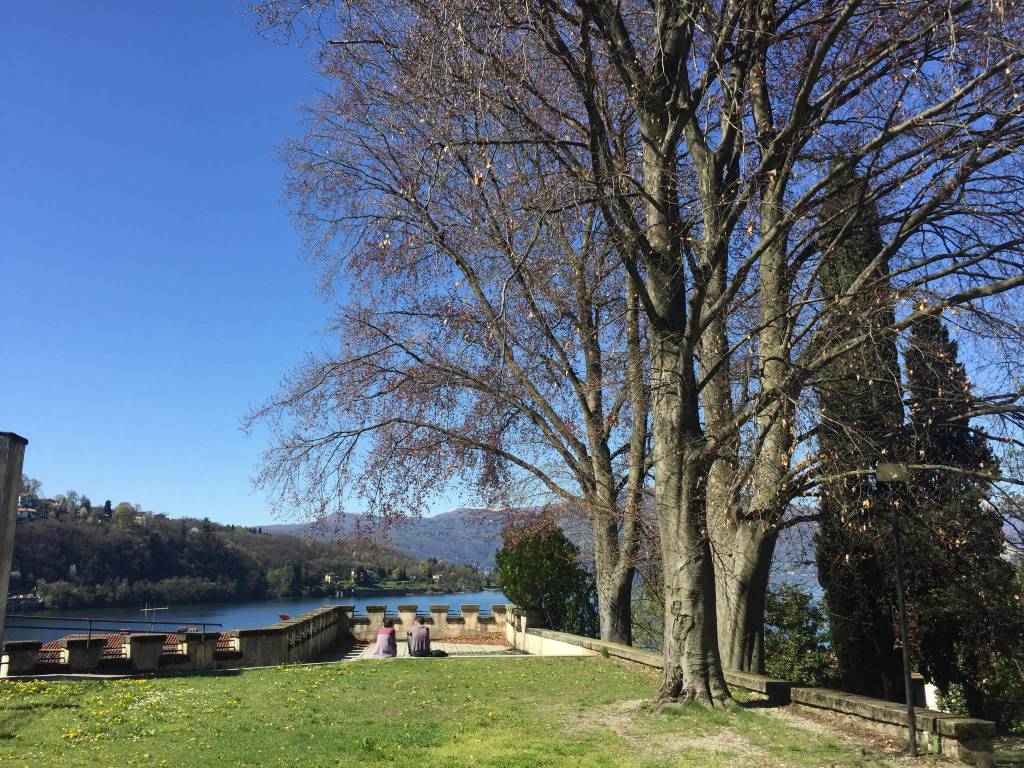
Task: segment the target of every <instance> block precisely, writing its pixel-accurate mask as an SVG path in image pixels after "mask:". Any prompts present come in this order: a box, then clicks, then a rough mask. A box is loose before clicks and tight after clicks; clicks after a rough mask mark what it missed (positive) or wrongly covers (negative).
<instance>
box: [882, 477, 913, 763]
mask: <svg viewBox="0 0 1024 768" xmlns="http://www.w3.org/2000/svg"><path fill="white" fill-rule="evenodd" d="M875 480H876V482H879V483H886V484H887V485H888V486H890V487H891V486H892V485H894V484H895V483H906V482H907V468H906V466H904V465H903V464H886V463H882V464H878V465H876V467H875ZM889 515H890V517H889V523H890V525H891V526H892V549H893V556H894V557H895V561H896V604H897V606H898V608H899V614H900V645H901V646H902V650H903V688H904V695H905V697H906V701H907V741H908V745H909V747H910V754H911V756H913V757H917V716H916V714H915V712H914V686H913V683H912V682H911V679H910V630H909V629H908V628H907V602H906V598H905V596H904V590H903V553H902V550H901V549H900V525H899V520H898V519H897V517H896V504H894V503H893V500H892V499H889Z"/></svg>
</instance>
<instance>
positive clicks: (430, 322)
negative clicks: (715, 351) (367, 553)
mask: <svg viewBox="0 0 1024 768" xmlns="http://www.w3.org/2000/svg"><path fill="white" fill-rule="evenodd" d="M431 45H434V43H433V42H432V43H431ZM429 50H430V49H429V48H428V49H426V50H423V49H421V48H419V47H418V46H417V45H416V44H414V43H408V44H407V48H406V50H405V51H404V55H403V56H402V57H396V56H394V55H392V53H391V52H390V51H389V49H388V48H387V47H385V46H370V49H369V53H368V52H367V50H366V47H365V46H362V45H342V46H335V47H334V48H332V49H330V51H329V55H328V57H327V60H326V66H327V71H328V72H329V73H330V75H331V76H332V78H333V79H334V82H335V85H336V90H335V91H334V92H332V93H330V94H328V95H326V96H324V97H323V98H322V99H320V100H319V101H318V102H317V103H316V104H315V105H314V106H313V107H311V109H310V110H309V113H308V125H309V128H308V132H307V133H306V135H305V136H304V137H303V138H302V139H300V140H298V141H296V142H293V143H292V144H291V145H289V146H288V148H287V150H286V156H287V158H288V161H289V164H290V167H291V169H292V177H291V187H290V189H291V192H292V199H293V200H294V201H295V202H296V207H297V214H298V218H299V221H300V223H301V224H302V226H303V227H304V229H305V231H306V233H307V234H308V235H309V242H310V245H311V252H312V253H313V255H314V257H315V259H316V261H317V263H318V265H319V267H320V268H321V274H322V275H323V276H324V279H325V285H326V286H327V287H329V288H330V287H333V285H334V284H335V282H336V277H337V276H338V275H343V279H345V280H350V281H351V282H350V283H349V284H348V285H347V287H346V293H347V296H348V299H347V300H345V301H343V303H342V305H341V307H340V309H339V312H338V317H337V321H336V323H335V325H334V327H333V328H332V329H331V331H332V335H333V336H335V337H336V338H337V339H338V340H339V342H340V349H337V350H327V351H325V352H324V353H323V354H319V355H316V356H313V357H311V358H310V359H309V360H308V361H307V362H306V364H305V365H303V366H302V367H301V368H300V369H298V370H297V371H295V372H294V373H293V374H292V375H291V376H290V377H289V378H288V379H286V381H285V382H284V384H283V387H282V389H281V392H280V394H279V395H278V396H276V397H275V398H273V399H272V400H271V401H270V402H268V403H267V404H266V405H264V406H263V407H261V408H259V409H257V410H255V411H254V412H253V413H252V414H251V415H250V423H252V424H255V423H256V422H261V421H263V422H268V423H269V424H270V425H271V427H272V430H273V433H274V438H273V443H272V447H271V448H270V449H269V450H268V452H267V454H266V456H265V462H264V467H263V471H262V474H261V475H260V476H259V482H260V483H261V484H263V485H265V486H268V487H270V486H273V487H275V488H276V490H277V492H278V500H279V501H280V502H283V503H284V505H285V506H286V507H287V508H291V509H294V508H296V507H300V508H305V509H313V510H315V512H316V514H318V515H324V514H330V513H332V512H337V511H338V510H339V509H340V505H341V503H342V501H343V500H344V498H345V496H346V495H352V493H351V490H352V489H355V495H358V496H361V497H362V499H363V500H364V501H366V502H367V503H368V506H369V510H370V511H371V512H372V513H375V514H376V515H377V519H378V521H381V522H383V523H384V524H385V525H386V524H388V523H389V522H391V521H394V520H398V519H400V518H402V517H403V516H407V515H414V514H418V512H419V510H421V509H422V508H423V504H424V503H425V501H426V499H427V497H428V496H429V495H430V494H437V493H441V492H444V491H445V490H446V489H447V488H448V487H449V486H451V484H452V483H453V482H456V481H461V482H462V483H463V484H464V485H466V486H468V488H469V489H470V491H471V492H473V493H478V494H482V496H483V500H484V501H485V503H487V504H489V505H492V506H495V507H498V508H500V509H503V510H505V512H506V514H515V512H516V510H517V509H519V508H521V507H522V506H523V505H533V504H537V503H541V504H550V505H553V506H554V507H556V508H557V509H558V510H559V512H560V513H561V514H562V515H567V514H573V513H576V514H582V515H583V517H584V518H585V519H586V520H587V521H588V522H589V524H590V528H591V530H592V532H593V542H594V546H593V555H594V560H595V564H596V582H597V591H598V600H599V614H600V619H601V636H602V638H604V639H607V640H612V641H615V642H622V643H629V642H630V639H631V638H630V631H631V622H630V602H631V592H632V585H633V576H634V568H635V564H636V560H637V557H638V547H639V538H640V530H639V527H640V506H641V501H642V497H643V490H644V485H645V478H646V476H647V474H648V467H647V463H646V462H647V418H648V402H647V400H648V384H647V381H646V366H645V364H644V356H645V354H646V349H645V343H644V338H643V337H644V335H645V329H644V327H643V322H642V317H641V313H640V308H639V304H638V299H637V296H636V291H635V290H634V288H633V287H632V285H631V281H630V279H629V277H628V275H627V274H626V273H625V271H624V270H623V268H622V264H621V261H620V260H619V258H618V256H617V255H616V254H615V253H614V250H613V249H612V248H611V246H610V245H609V242H608V238H607V236H606V233H605V231H604V227H603V225H602V221H601V218H600V216H599V214H598V212H597V211H596V210H595V209H594V208H593V206H590V207H587V206H582V205H578V204H576V203H575V202H573V201H572V200H571V198H570V203H571V204H569V205H566V204H565V202H566V196H567V194H569V193H571V190H567V188H566V186H565V182H564V180H560V179H559V178H558V177H557V175H554V176H551V177H550V178H545V177H544V175H543V174H544V158H543V156H542V154H541V153H540V152H538V150H537V149H536V148H535V147H530V146H517V145H509V146H506V147H496V146H486V145H482V144H481V143H480V142H478V141H477V137H478V136H479V135H481V134H482V133H484V130H485V129H486V128H488V127H490V125H489V123H488V120H487V117H486V116H480V115H474V114H462V113H460V112H458V111H457V109H456V108H455V107H454V106H453V107H451V108H449V107H448V106H446V104H445V102H446V100H450V99H452V93H451V92H450V90H448V88H447V86H448V81H447V80H446V79H444V78H436V79H434V78H430V77H423V76H422V73H421V72H420V71H419V70H420V68H421V67H424V66H425V65H424V64H423V62H424V60H425V57H426V56H427V55H428V54H429ZM429 68H430V67H429V65H426V69H428V70H429ZM399 84H401V87H399ZM427 105H433V109H431V108H429V107H428V106H427ZM481 123H482V124H483V125H481Z"/></svg>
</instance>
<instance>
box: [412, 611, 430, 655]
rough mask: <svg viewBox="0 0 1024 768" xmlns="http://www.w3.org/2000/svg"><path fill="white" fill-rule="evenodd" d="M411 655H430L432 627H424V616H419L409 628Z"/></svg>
mask: <svg viewBox="0 0 1024 768" xmlns="http://www.w3.org/2000/svg"><path fill="white" fill-rule="evenodd" d="M409 655H410V656H429V655H430V627H428V626H425V625H424V623H423V617H422V616H417V617H416V621H415V622H414V623H413V625H412V627H410V628H409Z"/></svg>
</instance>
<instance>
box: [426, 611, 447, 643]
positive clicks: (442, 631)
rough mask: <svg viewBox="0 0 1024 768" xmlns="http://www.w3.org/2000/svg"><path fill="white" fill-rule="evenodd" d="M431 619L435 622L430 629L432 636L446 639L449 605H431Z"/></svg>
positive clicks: (436, 638)
mask: <svg viewBox="0 0 1024 768" xmlns="http://www.w3.org/2000/svg"><path fill="white" fill-rule="evenodd" d="M428 607H429V609H430V620H431V621H432V622H433V623H434V626H433V629H431V630H430V637H431V638H433V639H434V640H444V639H446V638H447V637H448V606H447V605H431V606H428Z"/></svg>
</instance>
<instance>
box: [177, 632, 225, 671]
mask: <svg viewBox="0 0 1024 768" xmlns="http://www.w3.org/2000/svg"><path fill="white" fill-rule="evenodd" d="M178 639H179V640H180V641H181V644H182V645H183V646H184V648H185V655H187V656H188V665H189V668H190V669H211V668H212V667H213V659H214V656H213V654H214V653H216V652H217V641H218V640H219V639H220V633H219V632H184V633H182V634H179V635H178Z"/></svg>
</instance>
